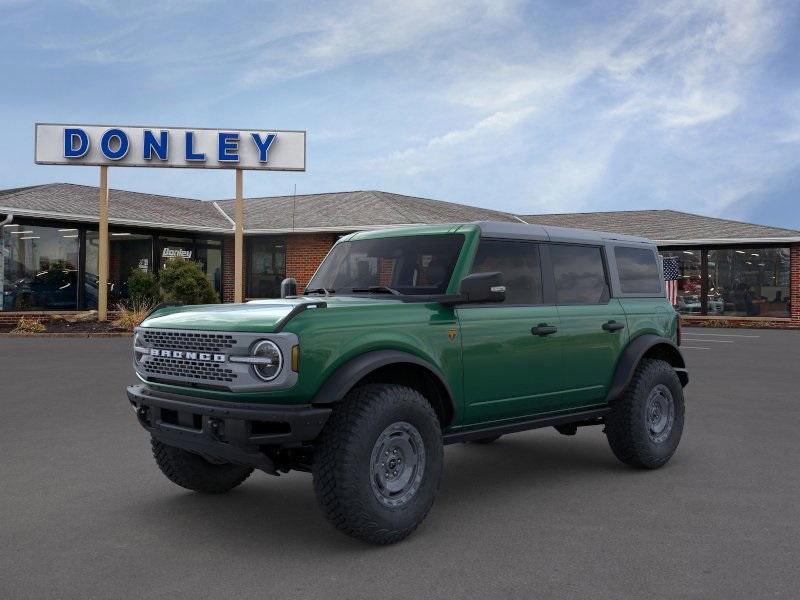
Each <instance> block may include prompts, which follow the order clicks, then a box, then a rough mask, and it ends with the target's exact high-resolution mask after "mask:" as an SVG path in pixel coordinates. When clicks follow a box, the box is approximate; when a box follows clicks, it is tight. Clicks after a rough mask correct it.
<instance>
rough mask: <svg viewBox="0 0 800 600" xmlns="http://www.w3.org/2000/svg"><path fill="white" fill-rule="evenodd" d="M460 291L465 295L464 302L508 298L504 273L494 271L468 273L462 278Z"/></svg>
mask: <svg viewBox="0 0 800 600" xmlns="http://www.w3.org/2000/svg"><path fill="white" fill-rule="evenodd" d="M458 293H459V295H460V296H462V297H463V299H464V300H463V301H464V302H469V303H476V302H502V301H503V300H505V299H506V286H505V284H504V283H503V274H502V273H500V272H498V271H493V272H491V273H472V274H471V275H467V276H466V277H464V279H462V280H461V284H460V285H459V287H458Z"/></svg>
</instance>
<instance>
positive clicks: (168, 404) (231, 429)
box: [128, 385, 331, 473]
mask: <svg viewBox="0 0 800 600" xmlns="http://www.w3.org/2000/svg"><path fill="white" fill-rule="evenodd" d="M128 400H130V403H131V405H132V406H133V408H134V410H135V412H136V417H137V418H138V420H139V423H140V424H141V425H142V427H144V428H145V429H146V430H147V431H148V432H150V434H151V435H152V436H153V437H154V438H156V439H157V440H160V441H162V442H164V443H165V444H169V445H170V446H176V447H178V448H183V449H184V450H188V451H190V452H195V453H196V454H200V455H202V456H205V457H207V458H210V459H213V460H219V461H225V462H232V463H236V464H242V465H248V466H252V467H256V468H259V469H262V470H264V471H267V472H269V473H274V472H275V467H274V465H273V463H272V460H270V458H269V457H268V456H267V454H266V453H265V452H263V447H264V446H273V447H274V446H281V447H297V446H300V445H302V444H303V442H308V441H311V440H313V439H315V438H316V437H317V436H318V435H319V433H320V432H321V431H322V428H323V427H324V426H325V423H326V422H327V420H328V416H329V415H330V413H331V409H329V408H315V407H313V406H310V405H299V406H298V405H287V406H283V405H276V404H242V403H235V402H212V401H208V400H205V399H200V398H194V397H190V396H182V395H179V394H170V393H165V392H156V391H154V390H152V389H150V388H148V387H146V386H144V385H133V386H130V387H129V388H128Z"/></svg>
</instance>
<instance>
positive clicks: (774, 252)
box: [708, 248, 790, 318]
mask: <svg viewBox="0 0 800 600" xmlns="http://www.w3.org/2000/svg"><path fill="white" fill-rule="evenodd" d="M789 272H790V270H789V249H788V248H755V249H754V248H720V249H713V250H709V251H708V292H709V306H708V313H709V314H719V315H728V316H737V317H782V318H787V317H789V316H790V310H789ZM712 301H713V312H712Z"/></svg>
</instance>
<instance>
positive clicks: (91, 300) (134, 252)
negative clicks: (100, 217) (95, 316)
mask: <svg viewBox="0 0 800 600" xmlns="http://www.w3.org/2000/svg"><path fill="white" fill-rule="evenodd" d="M108 245H109V250H108V251H109V265H108V267H109V268H108V304H109V306H111V307H114V306H116V305H117V304H118V303H119V302H122V301H124V300H127V299H128V295H129V292H128V278H129V277H130V276H131V273H132V272H133V271H135V270H137V269H138V270H141V271H145V272H147V273H152V272H153V236H151V235H145V234H141V233H133V232H129V231H111V232H110V233H109V236H108ZM99 248H100V241H99V234H98V232H97V231H87V232H86V258H85V262H84V272H85V273H86V276H85V279H84V283H83V288H84V294H85V302H86V306H87V308H97V296H98V292H97V282H98V280H99V277H98V274H97V271H98V256H99Z"/></svg>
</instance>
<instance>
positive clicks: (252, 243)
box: [247, 237, 286, 298]
mask: <svg viewBox="0 0 800 600" xmlns="http://www.w3.org/2000/svg"><path fill="white" fill-rule="evenodd" d="M285 277H286V242H285V241H284V239H283V238H276V237H258V238H249V239H248V240H247V297H248V298H279V297H280V295H281V281H283V279H284V278H285Z"/></svg>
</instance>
